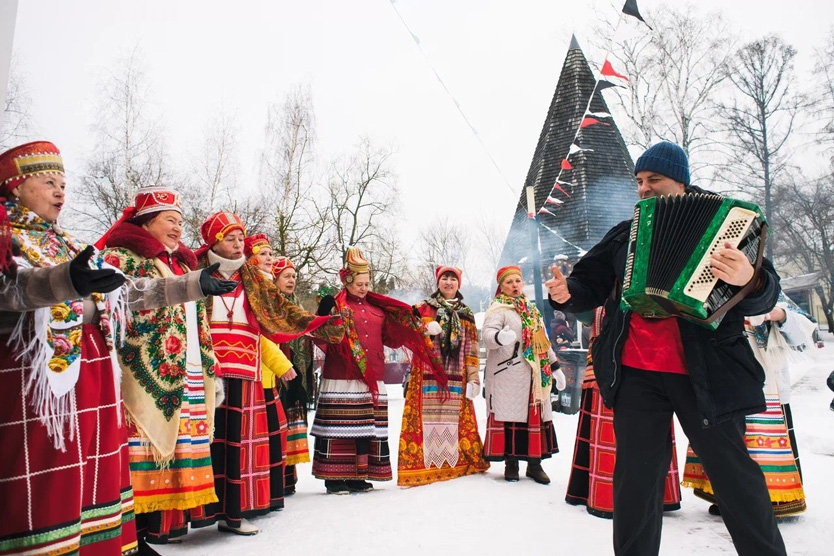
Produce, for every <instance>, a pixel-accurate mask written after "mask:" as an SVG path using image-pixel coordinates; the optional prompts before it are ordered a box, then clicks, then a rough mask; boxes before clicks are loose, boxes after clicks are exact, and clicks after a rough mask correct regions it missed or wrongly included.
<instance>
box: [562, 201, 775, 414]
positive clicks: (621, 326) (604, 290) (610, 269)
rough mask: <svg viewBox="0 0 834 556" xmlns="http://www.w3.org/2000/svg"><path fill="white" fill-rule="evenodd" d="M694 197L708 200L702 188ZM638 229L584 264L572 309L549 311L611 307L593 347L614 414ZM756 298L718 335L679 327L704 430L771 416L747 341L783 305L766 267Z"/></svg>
mask: <svg viewBox="0 0 834 556" xmlns="http://www.w3.org/2000/svg"><path fill="white" fill-rule="evenodd" d="M687 191H695V192H699V193H701V192H702V191H701V190H700V189H697V188H689V189H687ZM630 226H631V221H630V220H626V221H624V222H621V223H620V224H617V225H616V226H614V227H613V228H612V229H611V230H609V231H608V233H607V234H606V235H605V237H604V238H603V239H602V241H600V242H599V243H598V244H597V245H595V246H594V247H593V248H591V250H590V251H588V253H587V254H586V255H585V256H584V257H582V259H580V261H579V262H578V263H577V264H576V266H575V267H574V269H573V272H571V275H570V277H568V279H567V281H568V288H569V290H570V294H571V297H570V299H569V300H568V302H567V303H564V304H560V303H556V302H555V301H553V300H552V299H551V300H550V304H551V305H552V306H553V308H554V309H558V310H560V311H570V312H573V313H578V312H583V311H590V310H592V309H594V308H596V307H599V306H600V305H603V304H604V305H605V318H604V319H603V324H602V332H601V333H600V335H599V337H598V338H597V339H596V341H595V342H594V344H593V346H592V357H593V361H594V374H595V375H596V378H597V383H598V384H599V389H600V392H601V393H602V397H603V400H604V402H605V405H607V406H608V407H613V405H614V400H615V399H616V395H617V390H618V389H619V382H620V377H621V373H622V363H621V352H622V349H623V345H624V344H625V341H626V338H627V336H628V330H629V321H630V318H631V311H623V310H622V309H621V308H620V294H621V291H622V283H623V275H624V272H625V259H626V251H627V249H628V235H629V229H630ZM753 279H754V280H757V281H758V283H757V285H756V287H754V289H753V291H752V292H751V293H749V294H748V295H747V296H746V297H745V298H744V299H742V300H741V301H740V302H739V303H738V304H737V305H736V306H734V307H733V308H732V309H730V310H729V311H728V312H727V314H726V315H725V316H724V319H723V320H722V321H721V324H720V325H719V326H718V328H717V329H716V330H708V329H707V328H704V327H702V326H700V325H697V324H694V323H692V322H689V321H687V320H684V319H678V326H679V328H680V334H681V340H682V342H683V350H684V357H685V360H686V368H687V371H688V372H689V377H690V379H691V380H692V386H693V388H694V390H695V398H696V401H697V404H698V412H699V414H700V418H701V423H702V424H703V426H704V427H708V426H712V425H717V424H719V423H721V422H723V421H726V420H728V419H730V418H732V417H734V416H736V415H750V414H753V413H760V412H762V411H764V410H765V401H764V393H763V390H762V387H763V386H764V380H765V375H764V370H763V369H762V367H761V365H759V363H758V361H756V358H755V357H754V356H753V352H752V351H751V349H750V346H749V344H748V343H747V339H746V338H745V336H744V316H745V315H761V314H764V313H767V312H769V311H770V310H771V309H773V307H774V306H775V305H776V298H777V296H778V295H779V291H780V287H779V276H778V274H776V271H775V270H774V268H773V265H772V264H771V262H770V261H769V260H767V259H764V260H763V262H762V268H761V270H760V271H759V273H758V275H757V276H756V277H754V278H753Z"/></svg>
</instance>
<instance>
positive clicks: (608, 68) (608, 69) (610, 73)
mask: <svg viewBox="0 0 834 556" xmlns="http://www.w3.org/2000/svg"><path fill="white" fill-rule="evenodd" d="M599 72H600V73H601V74H602V75H604V76H606V77H619V78H620V79H624V80H626V81H628V77H626V76H625V75H623V74H621V73H617V72H616V71H614V66H612V65H611V62H609V61H608V60H606V61H605V62H604V63H603V64H602V69H601V70H600V71H599Z"/></svg>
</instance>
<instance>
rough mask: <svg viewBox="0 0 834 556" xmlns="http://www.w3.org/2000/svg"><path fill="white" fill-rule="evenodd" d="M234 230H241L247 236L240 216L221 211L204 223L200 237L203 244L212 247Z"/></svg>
mask: <svg viewBox="0 0 834 556" xmlns="http://www.w3.org/2000/svg"><path fill="white" fill-rule="evenodd" d="M234 230H240V231H241V232H243V235H246V227H245V226H244V225H243V221H242V220H241V219H240V216H238V215H237V214H235V213H233V212H228V211H220V212H215V213H214V214H212V215H211V216H209V217H208V218H207V219H206V221H205V222H203V225H202V226H200V235H201V236H202V238H203V242H204V243H205V244H206V245H208V246H209V247H210V246H212V245H214V244H215V243H217V242H218V241H223V238H224V237H226V234H228V233H229V232H231V231H234Z"/></svg>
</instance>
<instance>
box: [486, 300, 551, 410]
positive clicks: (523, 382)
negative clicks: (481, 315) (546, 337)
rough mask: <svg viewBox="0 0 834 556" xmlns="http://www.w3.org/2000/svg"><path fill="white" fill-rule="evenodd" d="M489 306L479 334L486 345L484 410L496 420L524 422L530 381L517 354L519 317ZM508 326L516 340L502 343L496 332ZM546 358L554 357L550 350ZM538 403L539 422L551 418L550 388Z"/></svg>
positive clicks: (528, 368)
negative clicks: (506, 343) (514, 334)
mask: <svg viewBox="0 0 834 556" xmlns="http://www.w3.org/2000/svg"><path fill="white" fill-rule="evenodd" d="M495 305H497V304H495V303H493V305H491V306H490V309H489V310H488V311H487V315H486V318H485V319H484V326H483V329H482V337H483V339H484V344H486V347H487V357H486V368H485V369H484V387H485V389H486V403H487V411H489V412H490V413H492V414H493V415H494V416H495V419H497V420H499V421H511V422H516V423H526V422H527V414H528V410H527V408H528V406H529V404H530V387H531V386H532V384H533V375H532V371H533V370H532V366H531V365H530V363H529V362H528V361H527V360H526V359H524V356H523V355H522V354H521V344H520V340H521V317H520V316H519V315H518V313H516V312H515V311H514V310H513V309H498V308H497V307H495ZM504 326H509V327H510V330H513V331H514V332H515V333H516V338H517V339H516V341H515V342H512V343H511V344H508V345H504V346H502V345H501V344H500V343H499V342H498V338H497V335H498V332H499V331H500V330H501V329H502V328H504ZM549 358H550V361H555V360H556V355H555V353H554V352H553V350H550V352H549ZM546 393H547V395H546V396H545V398H544V402H543V403H542V408H541V411H542V421H551V420H552V418H553V414H552V411H551V407H550V388H548V389H547V390H546Z"/></svg>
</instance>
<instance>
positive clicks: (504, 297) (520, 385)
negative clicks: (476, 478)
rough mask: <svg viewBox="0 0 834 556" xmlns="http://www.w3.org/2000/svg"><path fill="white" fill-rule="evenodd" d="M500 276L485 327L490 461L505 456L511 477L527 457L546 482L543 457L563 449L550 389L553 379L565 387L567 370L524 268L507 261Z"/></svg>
mask: <svg viewBox="0 0 834 556" xmlns="http://www.w3.org/2000/svg"><path fill="white" fill-rule="evenodd" d="M496 279H497V281H498V290H497V291H496V292H495V299H494V300H493V301H492V303H491V304H490V305H489V308H488V309H487V312H486V317H485V319H484V326H483V329H482V334H483V339H484V343H485V344H486V347H487V361H486V368H485V369H484V382H485V384H486V400H487V432H486V439H485V443H484V455H485V457H486V459H487V460H489V461H504V479H506V480H507V481H518V479H519V477H518V462H519V460H524V461H526V462H527V472H526V475H527V476H528V477H530V478H531V479H533V480H534V481H536V482H537V483H540V484H544V485H546V484H549V483H550V477H548V476H547V473H545V471H544V469H543V468H542V460H543V459H545V458H549V457H551V456H552V455H553V454H555V453H558V452H559V446H558V444H557V442H556V431H555V430H554V428H553V421H552V419H553V412H552V410H551V406H550V391H551V389H552V387H553V380H555V381H556V388H557V389H558V390H564V389H565V375H564V373H563V372H562V371H561V370H560V369H559V367H558V365H559V363H558V361H557V359H556V354H555V353H554V352H553V348H552V347H551V346H550V341H549V340H548V339H547V332H545V325H544V321H543V320H542V316H541V313H539V310H538V309H537V308H536V305H535V304H534V303H531V302H530V301H528V300H527V297H526V296H525V295H524V279H523V277H522V274H521V269H520V268H519V267H517V266H506V267H504V268H501V269H499V270H498V274H497V276H496Z"/></svg>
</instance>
